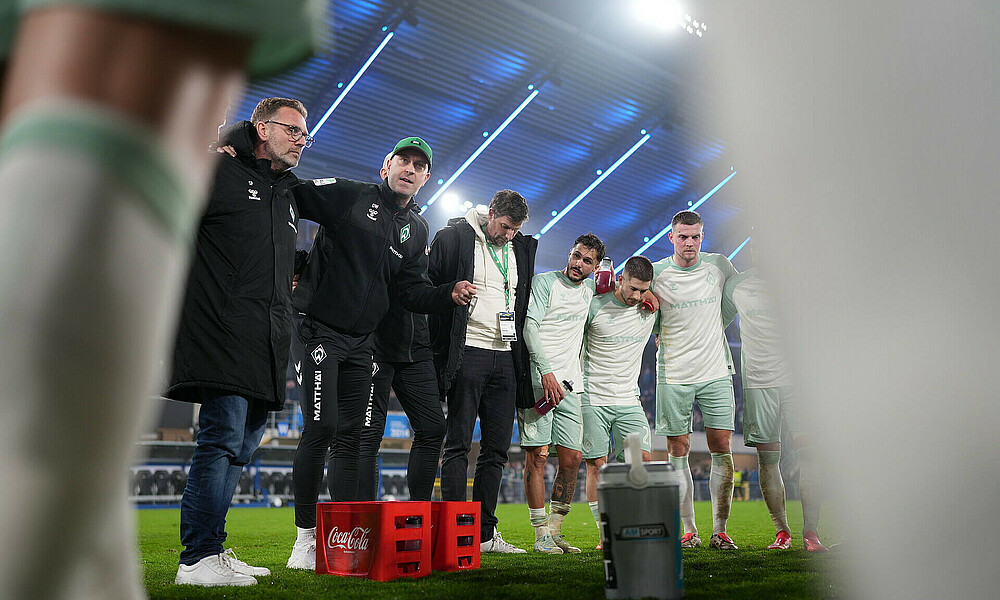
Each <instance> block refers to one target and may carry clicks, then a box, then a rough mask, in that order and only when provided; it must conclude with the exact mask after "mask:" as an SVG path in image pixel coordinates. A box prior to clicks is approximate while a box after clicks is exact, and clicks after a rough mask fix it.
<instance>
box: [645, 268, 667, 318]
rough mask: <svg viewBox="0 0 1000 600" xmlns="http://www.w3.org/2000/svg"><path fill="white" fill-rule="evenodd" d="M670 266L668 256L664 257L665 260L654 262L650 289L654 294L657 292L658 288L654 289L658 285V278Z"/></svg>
mask: <svg viewBox="0 0 1000 600" xmlns="http://www.w3.org/2000/svg"><path fill="white" fill-rule="evenodd" d="M668 266H669V262H668V260H667V259H666V258H664V259H663V260H658V261H656V262H655V263H653V280H652V281H650V282H649V291H651V292H653V293H654V294H655V293H656V290H655V289H653V288H654V286H655V285H656V278H657V277H659V276H660V273H662V272H663V270H664V269H666V268H667V267H668ZM657 312H659V311H657Z"/></svg>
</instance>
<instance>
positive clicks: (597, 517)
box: [588, 500, 601, 529]
mask: <svg viewBox="0 0 1000 600" xmlns="http://www.w3.org/2000/svg"><path fill="white" fill-rule="evenodd" d="M588 504H589V505H590V514H592V515H594V523H596V524H597V528H598V529H600V528H601V509H600V508H598V506H597V501H596V500H595V501H593V502H588Z"/></svg>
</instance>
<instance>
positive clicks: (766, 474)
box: [757, 450, 791, 532]
mask: <svg viewBox="0 0 1000 600" xmlns="http://www.w3.org/2000/svg"><path fill="white" fill-rule="evenodd" d="M780 461H781V450H758V451H757V462H758V463H759V464H760V493H761V494H762V495H763V496H764V502H765V503H766V504H767V510H768V512H770V513H771V522H773V523H774V529H775V531H788V532H791V530H790V529H789V528H788V517H787V516H786V515H785V482H784V481H782V479H781V469H780V468H779V467H778V463H779V462H780Z"/></svg>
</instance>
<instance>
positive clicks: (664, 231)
mask: <svg viewBox="0 0 1000 600" xmlns="http://www.w3.org/2000/svg"><path fill="white" fill-rule="evenodd" d="M737 173H739V171H733V172H732V173H730V174H729V177H726V178H725V179H723V180H722V181H720V182H719V185H717V186H715V187H714V188H712V189H711V190H710V191H709V192H708V193H707V194H705V195H704V196H702V197H701V199H700V200H698V201H697V202H695V203H694V204H693V205H691V206H690V207H689V208H688V210H696V209H697V208H698V207H699V206H701V205H702V204H704V203H705V201H706V200H708V199H709V198H711V197H712V196H713V195H714V194H715V192H717V191H719V190H721V189H722V186H724V185H726V184H727V183H729V180H730V179H732V178H733V177H736V174H737ZM672 228H673V225H667V226H666V227H664V228H663V229H661V230H660V232H659V233H657V234H656V235H654V236H653V237H651V238H649V241H648V242H646V243H645V244H643V245H642V246H639V249H638V250H636V251H635V252H633V253H632V256H635V255H637V254H642V253H643V252H645V251H646V250H648V249H649V247H650V246H652V245H653V244H655V243H656V241H657V240H658V239H660V238H661V237H663V236H665V235H667V232H668V231H670V230H671V229H672ZM624 266H625V263H624V261H623V262H622V264H620V265H618V266H617V267H615V273H619V272H621V270H622V267H624Z"/></svg>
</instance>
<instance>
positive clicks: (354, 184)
mask: <svg viewBox="0 0 1000 600" xmlns="http://www.w3.org/2000/svg"><path fill="white" fill-rule="evenodd" d="M293 192H294V194H295V199H296V202H297V203H298V206H299V207H300V209H301V211H302V218H304V219H309V220H311V221H315V222H317V223H319V224H320V225H322V226H323V227H325V228H326V230H327V231H326V233H325V235H324V236H323V240H322V243H321V244H319V245H317V244H314V245H313V252H312V254H316V253H317V251H318V252H319V253H320V255H319V256H316V257H315V258H310V263H312V262H313V261H314V260H315V261H317V262H316V264H315V265H312V264H310V265H309V266H308V267H307V268H306V272H305V273H303V276H302V277H301V278H300V281H299V286H298V288H297V289H296V291H295V297H296V306H297V307H299V308H300V309H304V311H303V312H305V313H306V314H307V315H308V316H309V317H311V318H312V319H313V320H315V321H317V322H319V323H320V324H322V325H325V326H326V327H329V328H330V329H333V330H334V331H338V332H340V333H344V334H348V335H365V334H368V333H371V332H372V331H374V330H375V328H376V327H377V326H378V324H379V322H380V321H381V320H382V317H383V316H385V314H386V311H388V309H389V297H390V290H389V286H390V284H391V285H392V286H393V294H392V295H393V296H394V297H396V298H398V299H399V303H400V304H401V305H402V306H403V307H404V308H406V309H408V310H412V311H414V312H417V313H431V312H440V311H450V310H451V309H453V308H455V306H456V305H455V303H454V301H452V299H451V291H452V288H453V287H454V286H455V284H456V283H458V281H460V279H455V280H454V281H450V282H443V283H442V285H439V286H437V287H433V286H432V285H431V284H430V281H429V280H428V279H427V237H428V231H427V221H425V220H424V219H423V217H421V216H420V215H418V214H417V213H416V212H414V209H415V208H416V203H415V202H413V200H410V202H409V203H408V204H407V205H406V206H404V207H402V208H400V207H399V206H398V205H397V203H396V195H395V193H393V191H392V190H391V189H389V184H388V182H386V181H384V180H383V181H382V183H381V184H374V183H364V182H361V181H352V180H349V179H334V178H330V179H316V180H313V181H302V182H301V184H300V185H297V186H295V187H294V188H293ZM307 276H308V277H309V278H310V280H309V281H306V282H305V286H304V287H303V281H302V280H303V279H305V278H306V277H307ZM306 295H308V298H307V297H306ZM300 296H301V297H302V298H304V299H301V298H300Z"/></svg>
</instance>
